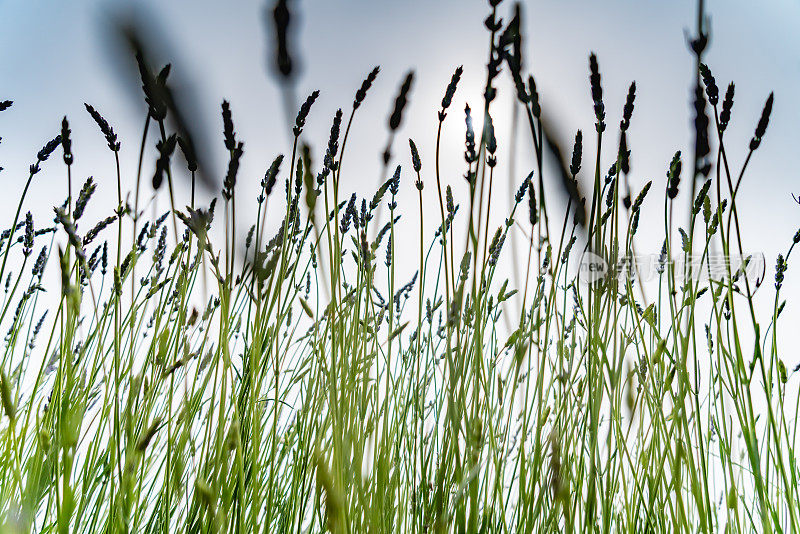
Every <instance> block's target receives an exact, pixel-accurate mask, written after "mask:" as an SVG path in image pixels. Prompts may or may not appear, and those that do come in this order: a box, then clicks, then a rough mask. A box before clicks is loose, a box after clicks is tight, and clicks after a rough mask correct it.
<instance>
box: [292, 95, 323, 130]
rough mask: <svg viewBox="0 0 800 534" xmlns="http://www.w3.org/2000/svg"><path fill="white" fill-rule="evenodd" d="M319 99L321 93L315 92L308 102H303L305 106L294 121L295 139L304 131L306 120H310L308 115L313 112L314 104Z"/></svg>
mask: <svg viewBox="0 0 800 534" xmlns="http://www.w3.org/2000/svg"><path fill="white" fill-rule="evenodd" d="M318 97H319V91H314V92H313V93H311V94H310V95H308V98H306V101H305V102H303V105H302V106H300V111H298V112H297V118H296V119H295V121H294V129H293V131H294V135H295V137H297V136H299V135H300V132H302V131H303V127H304V126H305V125H306V118H308V113H309V112H310V111H311V106H312V105H314V102H315V101H316V100H317V98H318Z"/></svg>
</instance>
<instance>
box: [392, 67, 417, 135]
mask: <svg viewBox="0 0 800 534" xmlns="http://www.w3.org/2000/svg"><path fill="white" fill-rule="evenodd" d="M413 82H414V71H413V70H412V71H409V72H408V74H406V77H405V79H404V80H403V84H402V85H401V86H400V91H399V92H398V93H397V98H395V99H394V109H393V110H392V114H391V115H390V116H389V129H390V130H391V131H395V130H397V129H398V128H399V127H400V123H401V122H402V120H403V110H404V109H405V107H406V104H407V103H408V93H409V91H411V85H412V84H413Z"/></svg>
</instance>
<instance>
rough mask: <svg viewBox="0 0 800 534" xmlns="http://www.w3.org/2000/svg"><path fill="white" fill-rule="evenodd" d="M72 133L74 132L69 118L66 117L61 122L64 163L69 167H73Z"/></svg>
mask: <svg viewBox="0 0 800 534" xmlns="http://www.w3.org/2000/svg"><path fill="white" fill-rule="evenodd" d="M70 133H72V131H71V130H70V129H69V122H67V117H66V116H64V118H63V119H62V120H61V147H62V148H63V149H64V163H66V164H67V165H72V162H73V157H72V139H71V138H70V136H69V135H70Z"/></svg>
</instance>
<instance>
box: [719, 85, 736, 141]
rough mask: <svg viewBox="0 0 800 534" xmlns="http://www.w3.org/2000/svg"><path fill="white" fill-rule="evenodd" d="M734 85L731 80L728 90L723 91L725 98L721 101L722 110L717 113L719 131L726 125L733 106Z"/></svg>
mask: <svg viewBox="0 0 800 534" xmlns="http://www.w3.org/2000/svg"><path fill="white" fill-rule="evenodd" d="M734 89H735V86H734V85H733V82H731V83H730V84H728V90H727V91H725V99H724V100H723V101H722V112H721V113H720V114H719V131H720V132H724V131H725V128H727V127H728V123H729V122H730V120H731V109H732V108H733V93H734Z"/></svg>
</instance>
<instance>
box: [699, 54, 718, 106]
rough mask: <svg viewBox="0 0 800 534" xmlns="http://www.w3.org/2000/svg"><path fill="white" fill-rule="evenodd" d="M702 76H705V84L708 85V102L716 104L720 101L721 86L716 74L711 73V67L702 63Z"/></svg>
mask: <svg viewBox="0 0 800 534" xmlns="http://www.w3.org/2000/svg"><path fill="white" fill-rule="evenodd" d="M700 76H701V77H702V78H703V84H704V85H705V86H706V95H708V103H709V104H711V105H712V106H716V105H717V102H719V88H718V87H717V81H716V80H715V79H714V75H713V74H711V69H709V68H708V66H707V65H706V64H704V63H700Z"/></svg>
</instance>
